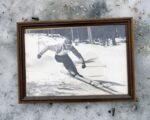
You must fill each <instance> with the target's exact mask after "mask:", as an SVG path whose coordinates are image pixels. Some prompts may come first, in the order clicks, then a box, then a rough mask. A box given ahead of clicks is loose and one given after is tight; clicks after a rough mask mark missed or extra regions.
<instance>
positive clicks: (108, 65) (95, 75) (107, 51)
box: [25, 34, 128, 96]
mask: <svg viewBox="0 0 150 120" xmlns="http://www.w3.org/2000/svg"><path fill="white" fill-rule="evenodd" d="M63 40H64V38H58V39H57V40H54V39H52V38H50V37H47V36H45V35H40V34H38V35H37V34H32V35H31V34H26V35H25V46H26V56H27V57H26V78H27V95H28V96H39V95H40V96H46V95H63V96H64V95H104V94H105V95H109V93H106V92H104V91H102V90H99V89H96V88H94V87H92V86H90V85H88V84H85V83H83V82H81V81H78V80H76V79H74V78H72V77H70V76H68V75H67V71H66V70H65V68H64V67H63V65H62V64H61V63H57V62H56V61H55V59H54V55H55V53H54V52H52V51H48V52H47V53H45V54H44V55H43V56H42V58H41V59H37V54H38V52H39V51H40V50H41V49H43V48H44V46H45V45H48V44H54V43H55V42H57V41H62V42H63ZM38 43H40V45H39V46H38ZM75 47H76V48H77V49H78V51H79V52H80V53H81V54H82V56H83V57H84V59H85V61H86V60H92V62H89V63H86V66H87V67H86V68H85V69H82V68H81V64H79V63H78V61H79V60H78V59H77V58H76V57H75V56H74V55H73V54H72V53H71V52H70V53H69V56H70V57H71V58H72V60H73V61H74V63H75V64H76V66H77V69H78V71H79V73H80V74H82V75H83V76H85V77H87V78H89V79H91V80H99V81H111V82H117V83H120V84H123V85H124V86H112V87H111V88H113V89H114V90H117V91H119V92H118V93H116V94H127V89H128V88H127V71H126V70H127V67H126V66H127V64H126V63H127V61H126V54H123V53H126V46H125V43H121V44H120V45H118V46H108V47H103V46H100V45H91V44H84V43H79V44H78V46H75Z"/></svg>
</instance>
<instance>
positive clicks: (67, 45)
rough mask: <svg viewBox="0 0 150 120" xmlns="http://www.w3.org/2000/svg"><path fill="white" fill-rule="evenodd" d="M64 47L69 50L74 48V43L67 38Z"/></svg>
mask: <svg viewBox="0 0 150 120" xmlns="http://www.w3.org/2000/svg"><path fill="white" fill-rule="evenodd" d="M64 46H65V47H66V48H67V49H68V48H70V47H71V46H72V41H71V40H69V39H68V38H66V40H65V41H64Z"/></svg>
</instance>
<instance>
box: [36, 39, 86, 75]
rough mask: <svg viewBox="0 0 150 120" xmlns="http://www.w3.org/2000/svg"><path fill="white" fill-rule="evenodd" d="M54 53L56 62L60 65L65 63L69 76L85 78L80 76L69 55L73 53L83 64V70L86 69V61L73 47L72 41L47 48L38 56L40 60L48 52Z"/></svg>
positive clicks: (66, 40) (65, 41)
mask: <svg viewBox="0 0 150 120" xmlns="http://www.w3.org/2000/svg"><path fill="white" fill-rule="evenodd" d="M48 50H51V51H54V52H55V53H56V54H55V60H56V61H57V62H59V63H63V65H64V67H65V68H66V69H67V71H68V72H69V74H70V75H71V76H73V77H75V76H77V75H78V76H79V77H83V76H82V75H80V74H79V73H78V71H77V69H76V66H75V65H74V63H73V61H72V60H71V58H70V57H69V55H68V52H69V51H71V52H72V53H73V54H74V55H75V56H76V57H77V58H79V60H80V61H81V62H82V68H85V67H86V65H85V61H84V59H83V57H82V55H81V54H80V53H79V52H78V50H77V49H76V48H75V47H74V46H73V45H72V41H71V40H69V39H67V38H66V39H65V40H64V42H63V43H58V44H56V45H50V46H47V47H45V48H44V49H43V50H41V52H40V53H39V54H38V55H37V57H38V59H39V58H41V57H42V55H43V54H44V53H45V52H46V51H48Z"/></svg>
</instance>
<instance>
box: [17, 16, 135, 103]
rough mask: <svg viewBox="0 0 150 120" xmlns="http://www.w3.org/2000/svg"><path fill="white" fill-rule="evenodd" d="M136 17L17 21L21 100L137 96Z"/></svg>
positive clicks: (40, 100) (65, 99) (49, 100)
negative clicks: (134, 40)
mask: <svg viewBox="0 0 150 120" xmlns="http://www.w3.org/2000/svg"><path fill="white" fill-rule="evenodd" d="M132 21H133V20H132V18H111V19H110V18H109V19H92V20H91V19H90V20H73V21H47V22H46V21H45V22H21V23H17V31H18V34H17V37H18V40H17V43H18V82H19V84H18V85H19V103H29V102H30V103H31V102H49V103H50V102H81V101H116V100H134V99H135V86H134V60H133V58H134V56H133V55H134V53H133V46H134V44H133V27H132V26H133V22H132Z"/></svg>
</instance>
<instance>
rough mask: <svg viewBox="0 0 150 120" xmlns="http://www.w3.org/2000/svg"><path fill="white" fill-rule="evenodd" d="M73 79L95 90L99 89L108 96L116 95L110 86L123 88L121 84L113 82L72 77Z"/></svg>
mask: <svg viewBox="0 0 150 120" xmlns="http://www.w3.org/2000/svg"><path fill="white" fill-rule="evenodd" d="M74 78H75V79H77V80H79V81H82V82H84V83H86V84H88V85H90V86H93V87H94V88H96V89H99V90H102V91H104V92H106V93H109V94H112V95H113V94H116V93H118V91H116V90H114V89H112V88H110V87H111V86H113V85H117V86H124V85H122V84H118V83H115V82H106V81H98V80H90V79H88V78H85V77H81V76H78V75H77V76H75V77H74Z"/></svg>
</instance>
